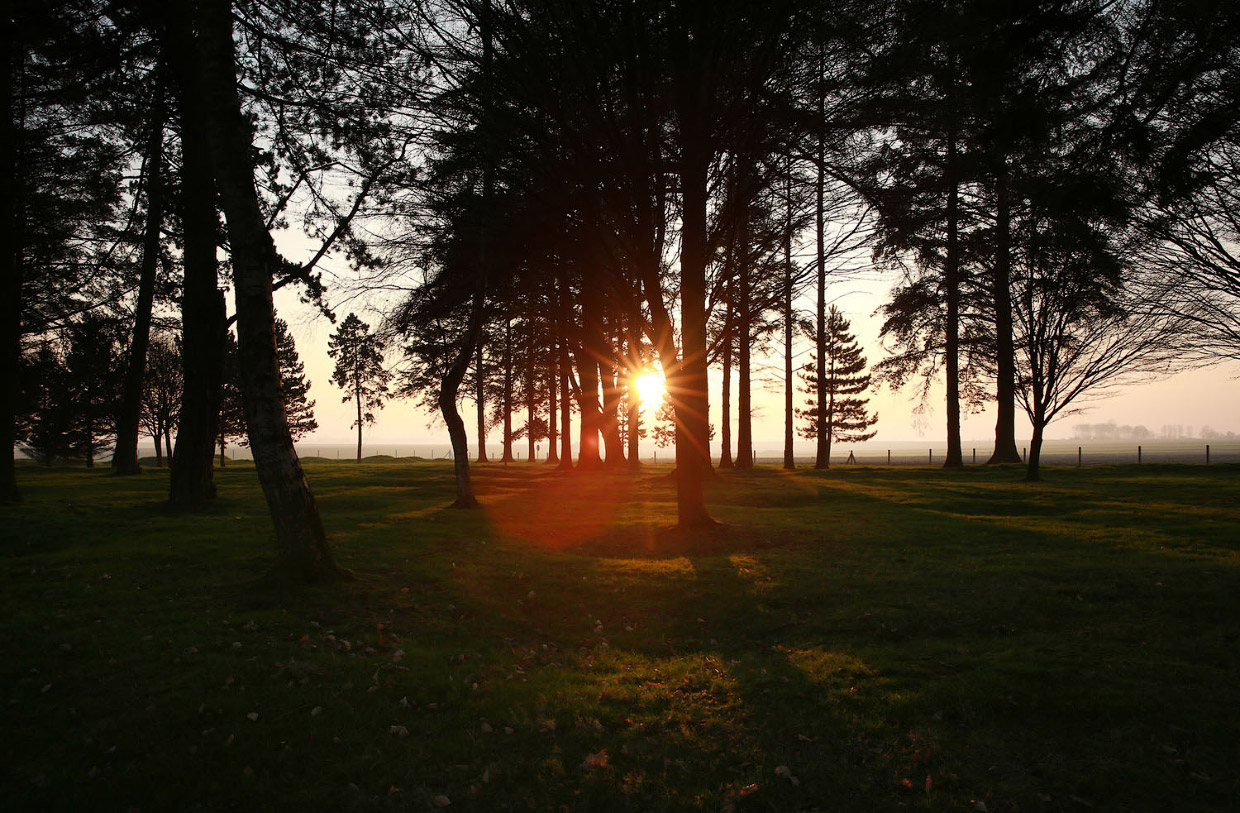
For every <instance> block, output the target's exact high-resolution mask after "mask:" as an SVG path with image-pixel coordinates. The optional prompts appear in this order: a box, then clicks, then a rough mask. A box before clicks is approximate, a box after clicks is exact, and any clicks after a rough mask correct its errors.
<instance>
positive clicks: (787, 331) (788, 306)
mask: <svg viewBox="0 0 1240 813" xmlns="http://www.w3.org/2000/svg"><path fill="white" fill-rule="evenodd" d="M795 321H796V319H795V314H794V313H793V311H792V161H791V160H789V161H788V183H787V201H786V210H785V218H784V468H785V469H789V470H791V469H795V468H796V467H797V465H796V460H795V459H794V457H793V451H792V444H793V441H794V440H795V439H796V425H795V424H794V423H793V415H794V413H793V410H792V403H793V395H795V394H796V381H795V380H793V376H792V334H793V331H794V328H795V324H794V322H795Z"/></svg>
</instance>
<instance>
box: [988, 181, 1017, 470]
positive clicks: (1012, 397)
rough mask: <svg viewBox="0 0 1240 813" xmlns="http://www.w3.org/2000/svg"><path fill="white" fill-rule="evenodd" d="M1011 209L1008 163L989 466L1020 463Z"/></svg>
mask: <svg viewBox="0 0 1240 813" xmlns="http://www.w3.org/2000/svg"><path fill="white" fill-rule="evenodd" d="M1011 227H1012V207H1011V199H1010V197H1009V194H1008V178H1007V165H1006V162H1004V164H1003V165H1002V166H1001V167H1000V169H999V172H998V174H997V176H996V177H995V272H994V280H993V283H992V284H993V287H994V291H993V292H992V293H993V300H994V309H995V412H996V418H995V451H994V454H992V455H991V456H990V459H989V460H987V461H986V462H987V463H1019V462H1020V452H1019V451H1018V450H1017V449H1016V349H1015V344H1014V342H1013V341H1012V287H1011V286H1012V281H1011V277H1012V238H1011Z"/></svg>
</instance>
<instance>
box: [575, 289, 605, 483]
mask: <svg viewBox="0 0 1240 813" xmlns="http://www.w3.org/2000/svg"><path fill="white" fill-rule="evenodd" d="M599 298H600V292H599V291H598V283H597V281H594V280H591V279H590V276H589V274H585V275H583V278H582V281H581V336H582V339H581V345H580V349H579V352H578V354H577V382H578V384H579V386H580V394H579V395H578V396H577V406H578V409H579V411H580V412H581V429H580V439H579V440H578V442H577V468H578V469H579V470H580V469H591V468H597V467H598V466H599V465H600V464H601V463H602V458H601V457H600V456H599V428H600V427H599V424H600V422H601V418H602V410H601V407H600V404H599V380H598V379H599V375H598V358H599V354H600V352H601V351H600V349H599V345H600V344H602V341H601V336H602V333H603V328H602V325H601V323H600V318H601V303H600V302H599Z"/></svg>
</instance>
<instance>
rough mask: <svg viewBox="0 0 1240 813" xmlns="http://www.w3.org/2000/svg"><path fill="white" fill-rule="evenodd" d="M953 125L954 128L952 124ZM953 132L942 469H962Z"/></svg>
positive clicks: (952, 137) (950, 139)
mask: <svg viewBox="0 0 1240 813" xmlns="http://www.w3.org/2000/svg"><path fill="white" fill-rule="evenodd" d="M953 126H954V125H953ZM956 161H957V157H956V133H955V130H954V129H953V130H951V131H950V132H949V133H948V136H947V253H946V256H945V257H944V260H943V286H944V287H945V288H946V291H945V294H946V297H947V314H946V319H945V320H944V331H945V332H946V334H947V336H946V339H945V342H944V354H945V355H946V356H947V358H946V365H945V366H946V371H945V372H946V376H947V459H946V460H945V461H944V462H943V468H945V469H951V468H960V467H962V466H964V455H963V450H962V449H961V443H960V235H959V229H960V190H959V185H958V182H957V180H956Z"/></svg>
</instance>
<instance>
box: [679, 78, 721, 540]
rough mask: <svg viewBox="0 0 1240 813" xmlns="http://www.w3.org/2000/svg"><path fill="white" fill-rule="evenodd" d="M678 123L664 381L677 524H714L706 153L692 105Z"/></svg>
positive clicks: (698, 116) (699, 121) (687, 104)
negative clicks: (676, 340)
mask: <svg viewBox="0 0 1240 813" xmlns="http://www.w3.org/2000/svg"><path fill="white" fill-rule="evenodd" d="M681 104H682V105H685V107H683V108H682V110H681V115H680V126H681V139H682V142H683V144H682V155H681V159H680V164H681V169H680V177H681V184H682V186H683V191H682V195H683V201H684V207H683V209H684V211H683V215H682V220H683V222H682V230H681V251H680V324H681V350H682V356H681V363H680V366H679V369H678V370H677V372H678V375H677V376H676V380H674V381H669V384H668V392H669V393H671V395H672V399H673V404H674V405H675V408H676V480H677V483H676V515H677V519H678V523H677V524H678V525H679V526H680V527H681V528H695V527H700V526H704V525H711V524H714V520H713V519H711V517H710V514H709V513H707V511H706V497H705V493H704V490H703V484H704V480H705V478H706V476H707V474H708V473H709V471H710V447H709V437H708V432H709V421H708V408H709V399H708V395H707V390H706V387H707V378H706V262H707V257H706V206H707V197H708V192H707V168H708V162H709V158H708V154H707V151H706V150H705V148H704V144H703V143H702V142H703V140H704V137H705V136H704V133H702V132H700V130H701V127H703V126H704V123H703V121H702V116H701V113H700V111H699V110H697V109H696V104H695V103H693V102H691V101H688V100H682V102H681Z"/></svg>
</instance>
